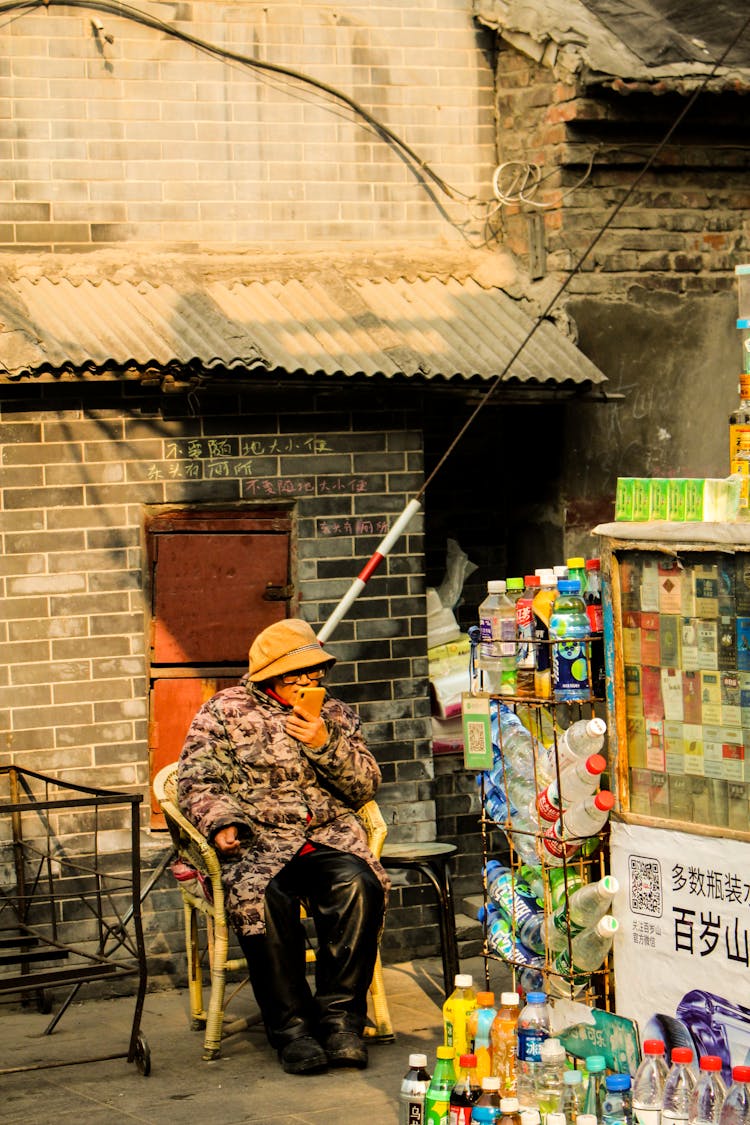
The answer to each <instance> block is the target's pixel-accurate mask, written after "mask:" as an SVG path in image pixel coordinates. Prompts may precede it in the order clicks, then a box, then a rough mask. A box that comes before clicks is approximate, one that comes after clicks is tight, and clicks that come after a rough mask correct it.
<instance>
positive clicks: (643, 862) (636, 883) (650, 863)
mask: <svg viewBox="0 0 750 1125" xmlns="http://www.w3.org/2000/svg"><path fill="white" fill-rule="evenodd" d="M630 909H631V910H632V912H633V913H634V914H650V915H651V916H652V917H653V918H661V915H662V909H663V904H662V893H661V864H660V863H659V861H658V859H647V858H646V857H645V856H642V855H631V856H630Z"/></svg>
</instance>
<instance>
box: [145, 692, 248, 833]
mask: <svg viewBox="0 0 750 1125" xmlns="http://www.w3.org/2000/svg"><path fill="white" fill-rule="evenodd" d="M238 679H239V677H238V676H235V677H234V678H229V677H227V678H224V677H222V678H218V677H212V678H206V679H187V678H180V679H174V680H172V679H169V680H168V679H159V680H154V683H153V687H152V689H151V722H150V724H149V749H150V753H151V777H152V778H154V777H155V776H156V774H157V773H158V772H159V770H160V769H163V767H164V766H168V765H170V763H171V762H176V761H177V759H178V758H179V756H180V750H181V749H182V744H183V742H184V741H185V735H186V734H187V732H188V727H189V726H190V724H191V722H192V721H193V718H194V716H195V713H196V711H198V709H199V708H200V707H201V706H202V705H203V704H204V703H205V702H206V700H207V699H210V698H211V696H212V695H215V694H216V692H217V691H221V690H222V688H225V687H231V685H232V684H236V683H237V681H238ZM151 827H152V828H164V818H163V816H162V814H161V811H160V810H159V806H158V805H157V803H156V801H155V800H154V797H153V794H152V796H151Z"/></svg>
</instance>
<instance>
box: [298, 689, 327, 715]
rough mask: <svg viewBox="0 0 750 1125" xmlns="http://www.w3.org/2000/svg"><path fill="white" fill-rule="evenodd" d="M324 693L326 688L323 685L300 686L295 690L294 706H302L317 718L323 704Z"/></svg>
mask: <svg viewBox="0 0 750 1125" xmlns="http://www.w3.org/2000/svg"><path fill="white" fill-rule="evenodd" d="M325 694H326V689H325V688H323V687H301V688H300V689H299V691H298V692H297V700H296V703H295V706H297V705H299V706H300V707H304V709H305V711H307V713H308V714H309V715H314V716H315V717H316V718H317V717H318V715H319V714H320V709H321V707H322V706H323V700H324V699H325Z"/></svg>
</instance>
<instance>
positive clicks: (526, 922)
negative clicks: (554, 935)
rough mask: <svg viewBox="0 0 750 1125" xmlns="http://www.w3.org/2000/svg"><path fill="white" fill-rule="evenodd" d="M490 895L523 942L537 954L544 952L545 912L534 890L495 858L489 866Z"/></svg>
mask: <svg viewBox="0 0 750 1125" xmlns="http://www.w3.org/2000/svg"><path fill="white" fill-rule="evenodd" d="M486 875H487V893H488V894H489V896H490V898H491V899H492V901H493V902H495V903H497V905H498V906H499V907H500V909H501V910H503V911H504V912H505V914H506V916H507V917H508V919H509V920H510V921H511V923H512V925H513V927H514V929H515V934H516V936H517V938H518V939H519V941H521V942H522V943H523V945H525V946H526V947H527V949H530V950H531V951H532V952H533V953H544V948H545V921H544V911H543V910H542V909H541V908H540V907H539V906H538V905H537V902H536V900H535V899H534V897H533V895H532V892H531V890H530V889H529V887H528V886H527V885H526V884H525V883H524V882H523V880H522V879H521V878H520V877H519V876H517V875H514V874H513V872H512V871H511V870H510V868H508V867H503V865H502V864H500V863H498V862H497V860H494V859H491V860H490V861H489V863H488V864H487V867H486Z"/></svg>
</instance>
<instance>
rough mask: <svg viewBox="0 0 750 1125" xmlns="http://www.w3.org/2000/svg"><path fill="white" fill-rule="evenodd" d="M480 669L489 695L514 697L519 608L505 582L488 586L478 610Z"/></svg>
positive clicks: (496, 582) (495, 582) (494, 582)
mask: <svg viewBox="0 0 750 1125" xmlns="http://www.w3.org/2000/svg"><path fill="white" fill-rule="evenodd" d="M479 629H480V632H481V637H482V639H481V643H480V645H479V661H478V664H479V667H480V668H481V669H482V672H483V673H485V674H486V677H487V686H488V687H489V689H490V691H493V692H496V693H499V694H502V695H515V690H516V607H515V603H514V602H512V601H511V599H510V598H509V597H508V595H507V594H506V592H505V582H504V581H502V580H498V581H493V582H488V583H487V597H486V598H485V599H484V601H483V602H482V604H481V605H480V607H479Z"/></svg>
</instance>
